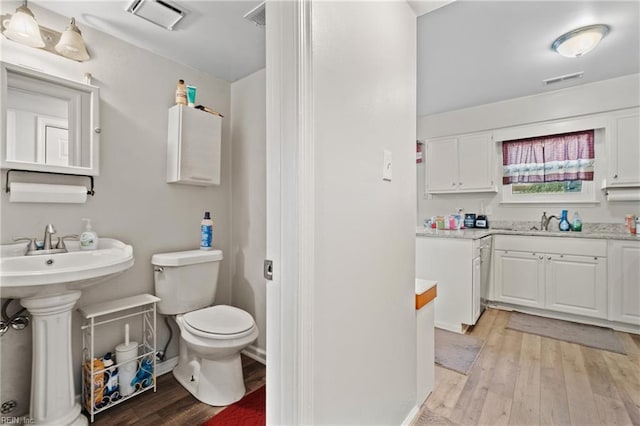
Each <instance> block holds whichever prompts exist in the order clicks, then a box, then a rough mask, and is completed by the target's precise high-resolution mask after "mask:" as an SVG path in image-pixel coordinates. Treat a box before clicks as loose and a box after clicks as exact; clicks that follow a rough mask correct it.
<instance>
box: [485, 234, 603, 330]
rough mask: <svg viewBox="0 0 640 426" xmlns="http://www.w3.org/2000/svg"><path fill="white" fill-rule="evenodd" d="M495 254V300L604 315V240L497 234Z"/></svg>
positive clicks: (595, 316)
mask: <svg viewBox="0 0 640 426" xmlns="http://www.w3.org/2000/svg"><path fill="white" fill-rule="evenodd" d="M526 248H531V249H533V250H526ZM494 259H495V260H494V298H495V300H496V301H500V302H505V303H510V304H514V305H520V306H529V307H533V308H539V309H547V310H553V311H557V312H566V313H570V314H576V315H583V316H589V317H594V318H607V245H606V241H604V240H588V239H577V238H557V237H556V238H554V237H521V236H496V237H495V251H494Z"/></svg>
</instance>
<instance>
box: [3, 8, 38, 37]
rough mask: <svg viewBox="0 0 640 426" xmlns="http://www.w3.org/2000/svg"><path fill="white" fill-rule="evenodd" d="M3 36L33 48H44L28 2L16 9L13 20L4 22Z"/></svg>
mask: <svg viewBox="0 0 640 426" xmlns="http://www.w3.org/2000/svg"><path fill="white" fill-rule="evenodd" d="M2 24H3V25H4V26H5V29H4V31H3V34H4V35H5V37H7V38H8V39H9V40H13V41H17V42H18V43H22V44H25V45H27V46H31V47H44V46H45V44H44V40H43V39H42V34H40V27H39V26H38V22H36V18H35V16H33V12H32V11H31V9H29V8H28V7H27V0H25V1H24V3H23V4H22V6H20V7H18V8H17V9H16V13H14V14H13V16H12V17H11V19H9V20H6V21H3V23H2Z"/></svg>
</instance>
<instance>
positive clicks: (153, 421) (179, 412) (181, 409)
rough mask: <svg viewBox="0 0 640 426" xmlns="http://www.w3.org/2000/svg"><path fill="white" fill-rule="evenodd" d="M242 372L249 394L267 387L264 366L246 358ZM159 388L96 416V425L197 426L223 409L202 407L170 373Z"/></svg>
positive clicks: (161, 379) (162, 378) (165, 375)
mask: <svg viewBox="0 0 640 426" xmlns="http://www.w3.org/2000/svg"><path fill="white" fill-rule="evenodd" d="M242 369H243V372H244V385H245V387H246V388H247V392H251V391H253V390H255V389H257V388H259V387H260V386H262V385H263V384H264V383H265V373H266V368H265V366H264V365H262V364H260V363H259V362H257V361H254V360H252V359H251V358H248V357H245V356H244V355H243V356H242ZM157 388H158V389H157V391H156V392H155V393H154V392H153V391H147V392H145V393H143V394H141V395H138V396H136V397H134V398H131V399H129V400H127V401H125V402H123V403H122V404H119V405H117V406H114V407H112V408H110V409H108V410H106V411H103V412H102V413H99V414H97V415H96V417H95V421H94V422H93V424H94V425H100V426H103V425H114V426H123V425H136V426H143V425H156V426H157V425H176V426H192V425H193V426H197V425H200V424H202V423H203V422H205V421H207V420H209V419H210V418H211V417H212V416H214V415H215V414H217V413H218V412H220V411H221V410H223V409H224V407H212V406H210V405H207V404H203V403H201V402H200V401H198V400H197V399H195V398H194V397H193V396H192V395H191V394H190V393H189V391H187V390H186V389H184V388H183V387H182V386H181V385H180V384H179V383H178V381H177V380H176V379H175V378H174V377H173V374H171V373H169V374H164V375H162V376H160V377H158V386H157Z"/></svg>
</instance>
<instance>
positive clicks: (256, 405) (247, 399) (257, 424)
mask: <svg viewBox="0 0 640 426" xmlns="http://www.w3.org/2000/svg"><path fill="white" fill-rule="evenodd" d="M265 405H266V403H265V387H264V386H261V387H259V388H258V389H256V390H255V391H253V392H251V393H250V394H248V395H245V396H244V397H242V399H241V400H240V401H238V402H234V403H233V404H231V405H230V406H228V407H227V408H225V409H224V410H222V411H220V412H219V413H218V414H216V415H215V416H213V417H211V418H210V419H209V420H207V421H206V422H204V423H203V424H202V426H264V425H265V424H266V423H267V419H266V415H265Z"/></svg>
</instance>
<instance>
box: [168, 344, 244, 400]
mask: <svg viewBox="0 0 640 426" xmlns="http://www.w3.org/2000/svg"><path fill="white" fill-rule="evenodd" d="M173 376H174V377H175V378H176V380H178V382H179V383H180V384H181V385H182V386H183V387H184V388H185V389H187V390H188V391H189V392H190V393H191V394H192V395H193V396H194V397H195V398H196V399H198V400H199V401H201V402H204V403H205V404H209V405H213V406H216V407H222V406H227V405H229V404H232V403H234V402H236V401H239V400H240V399H241V398H242V397H243V396H244V394H245V391H246V390H245V387H244V379H243V376H242V361H241V359H240V354H239V353H238V354H237V355H234V356H231V357H227V358H224V359H218V360H209V359H202V358H199V359H196V358H192V359H188V358H187V357H185V356H184V355H183V356H181V357H180V359H179V361H178V365H177V366H176V367H175V368H174V369H173Z"/></svg>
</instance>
